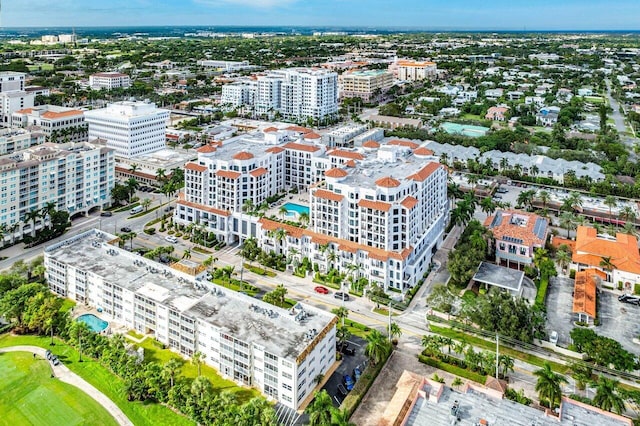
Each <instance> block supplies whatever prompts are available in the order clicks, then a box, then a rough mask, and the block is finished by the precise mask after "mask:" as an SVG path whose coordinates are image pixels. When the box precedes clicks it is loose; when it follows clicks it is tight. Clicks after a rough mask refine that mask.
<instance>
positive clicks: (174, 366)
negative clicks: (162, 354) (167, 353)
mask: <svg viewBox="0 0 640 426" xmlns="http://www.w3.org/2000/svg"><path fill="white" fill-rule="evenodd" d="M181 366H182V364H181V363H180V361H178V359H177V358H171V359H170V360H169V361H167V362H166V363H165V364H164V366H163V367H162V372H163V374H164V375H165V376H166V377H168V378H169V382H170V383H171V387H173V380H174V378H175V377H176V374H178V371H179V370H180V367H181Z"/></svg>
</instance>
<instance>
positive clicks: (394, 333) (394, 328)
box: [389, 322, 402, 339]
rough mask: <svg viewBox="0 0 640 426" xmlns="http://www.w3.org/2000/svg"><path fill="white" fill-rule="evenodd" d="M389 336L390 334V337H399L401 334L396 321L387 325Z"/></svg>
mask: <svg viewBox="0 0 640 426" xmlns="http://www.w3.org/2000/svg"><path fill="white" fill-rule="evenodd" d="M389 336H391V338H392V339H399V338H400V336H402V330H401V329H400V326H399V325H398V324H397V323H395V322H392V323H391V326H390V327H389Z"/></svg>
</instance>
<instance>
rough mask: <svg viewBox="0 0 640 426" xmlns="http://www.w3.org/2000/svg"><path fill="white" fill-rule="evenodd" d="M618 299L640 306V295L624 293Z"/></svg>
mask: <svg viewBox="0 0 640 426" xmlns="http://www.w3.org/2000/svg"><path fill="white" fill-rule="evenodd" d="M618 300H619V301H620V302H624V303H630V304H632V305H638V306H640V296H632V295H630V294H623V295H622V296H618Z"/></svg>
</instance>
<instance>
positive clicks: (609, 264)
mask: <svg viewBox="0 0 640 426" xmlns="http://www.w3.org/2000/svg"><path fill="white" fill-rule="evenodd" d="M572 261H573V264H574V265H575V267H576V269H577V270H578V271H581V270H584V269H589V268H595V269H598V270H600V271H603V272H604V273H605V274H606V277H605V281H607V282H610V283H613V284H614V285H616V286H617V285H622V286H623V288H624V289H625V291H633V288H634V285H635V284H637V283H639V282H640V253H639V252H638V239H637V238H636V237H635V236H633V235H629V234H623V233H618V234H616V236H615V238H613V237H610V236H608V235H603V234H598V231H597V230H596V228H592V227H589V226H578V230H577V232H576V248H575V250H574V251H573V255H572Z"/></svg>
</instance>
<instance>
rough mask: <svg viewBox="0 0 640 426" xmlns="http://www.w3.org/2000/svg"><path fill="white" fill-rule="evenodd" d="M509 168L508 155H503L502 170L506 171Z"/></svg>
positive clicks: (501, 160)
mask: <svg viewBox="0 0 640 426" xmlns="http://www.w3.org/2000/svg"><path fill="white" fill-rule="evenodd" d="M508 168H509V160H507V157H502V158H501V159H500V171H502V172H504V171H505V170H507V169H508Z"/></svg>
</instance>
